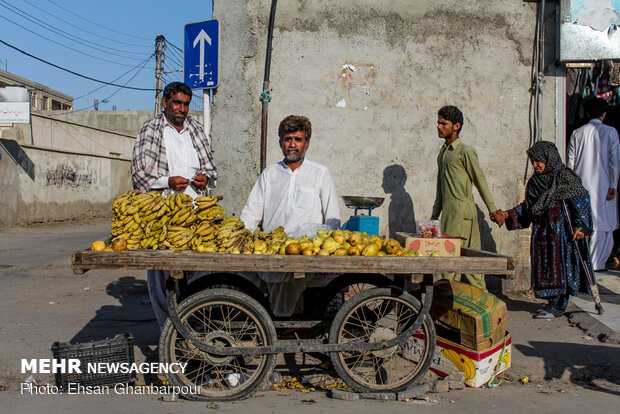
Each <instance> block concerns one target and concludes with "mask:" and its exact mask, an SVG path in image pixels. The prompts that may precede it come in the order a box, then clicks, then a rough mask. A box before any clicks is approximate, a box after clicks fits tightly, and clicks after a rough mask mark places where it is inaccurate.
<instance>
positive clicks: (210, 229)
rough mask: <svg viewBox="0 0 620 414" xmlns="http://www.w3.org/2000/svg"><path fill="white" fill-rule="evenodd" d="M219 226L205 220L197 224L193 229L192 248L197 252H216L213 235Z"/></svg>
mask: <svg viewBox="0 0 620 414" xmlns="http://www.w3.org/2000/svg"><path fill="white" fill-rule="evenodd" d="M219 227H220V226H219V224H216V223H213V222H211V221H208V220H205V221H201V222H200V224H197V225H196V226H195V229H194V238H193V239H192V246H193V248H194V250H196V251H197V252H200V253H202V252H206V253H214V252H217V251H218V247H217V244H216V242H215V235H216V233H217V230H218V229H219Z"/></svg>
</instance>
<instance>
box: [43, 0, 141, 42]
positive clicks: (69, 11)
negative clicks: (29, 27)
mask: <svg viewBox="0 0 620 414" xmlns="http://www.w3.org/2000/svg"><path fill="white" fill-rule="evenodd" d="M47 1H48V2H50V3H52V4H53V5H54V6H56V7H58V8H60V9H63V10H64V11H66V12H68V13H71V14H72V15H74V16H76V17H79V18H80V19H82V20H84V21H87V22H88V23H90V24H94V25H96V26H99V27H101V28H104V29H106V30H110V31H111V32H115V33H118V34H122V35H123V36H127V37H131V38H132V39H142V40H149V41H151V40H152V39H146V38H144V37H139V36H136V35H135V34H127V33H123V32H119V31H118V30H114V29H110V28H109V27H105V26H102V25H100V24H99V23H97V22H93V21H92V20H88V19H86V18H84V17H82V16H80V15H79V14H76V13H74V12H73V11H72V10H70V9H67V8H65V7H62V6H61V5H59V4H56V3H54V2H53V1H52V0H47Z"/></svg>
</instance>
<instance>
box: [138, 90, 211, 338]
mask: <svg viewBox="0 0 620 414" xmlns="http://www.w3.org/2000/svg"><path fill="white" fill-rule="evenodd" d="M191 99H192V90H191V89H190V88H189V86H187V85H186V84H184V83H182V82H173V83H170V84H168V85H167V86H166V87H165V88H164V93H163V97H162V106H163V107H164V113H163V114H160V115H159V116H156V117H155V118H153V119H151V120H150V121H148V122H146V123H145V124H144V125H142V128H140V132H139V133H138V137H137V139H136V143H135V145H134V148H133V157H132V159H131V178H132V182H133V187H134V188H135V189H137V190H140V191H142V192H146V191H150V190H162V192H163V195H167V194H169V193H185V194H188V195H190V196H192V197H197V196H200V195H203V194H204V192H205V189H213V188H215V185H216V182H217V171H216V169H215V165H214V163H213V157H212V155H211V148H210V146H209V141H208V140H207V137H206V135H205V133H204V131H203V129H202V126H201V125H200V124H199V123H198V122H197V121H196V120H195V119H193V118H192V117H191V116H190V115H189V103H190V101H191ZM168 274H169V272H167V271H162V270H148V271H147V281H148V289H149V296H150V298H151V304H152V306H153V311H154V312H155V316H156V318H157V322H158V323H159V326H160V328H161V327H163V325H164V322H165V321H166V318H167V317H168V307H167V305H166V293H165V287H166V279H167V278H168Z"/></svg>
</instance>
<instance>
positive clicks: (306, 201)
mask: <svg viewBox="0 0 620 414" xmlns="http://www.w3.org/2000/svg"><path fill="white" fill-rule="evenodd" d="M278 135H279V136H280V148H281V149H282V154H283V155H284V159H283V160H282V161H280V162H278V163H276V164H273V165H270V166H268V167H267V168H265V170H264V171H263V172H262V173H261V175H260V177H258V180H257V181H256V184H255V185H254V188H253V189H252V192H251V193H250V196H249V197H248V200H247V202H246V204H245V207H244V208H243V211H242V212H241V216H240V217H241V220H243V222H244V223H245V226H246V228H248V229H250V230H255V229H256V228H257V227H258V226H259V224H261V223H262V229H263V230H264V231H265V232H271V231H272V230H274V229H276V228H278V227H279V226H283V227H284V230H285V231H286V234H287V235H289V236H290V237H301V236H304V235H308V236H313V235H315V234H316V232H317V230H319V229H320V228H324V229H335V228H338V227H340V209H339V207H338V196H337V195H336V186H335V185H334V182H333V181H332V178H331V175H330V174H329V170H328V169H327V167H325V166H324V165H321V164H319V163H316V162H314V161H310V160H308V159H306V158H305V156H306V151H307V150H308V146H309V145H310V137H311V136H312V124H311V123H310V121H309V120H308V118H306V117H304V116H295V115H290V116H288V117H286V118H284V120H282V122H281V123H280V126H279V128H278ZM260 276H261V278H262V279H263V280H264V281H265V282H267V286H268V288H269V297H270V302H271V307H272V311H273V313H274V314H275V315H276V316H283V317H286V316H290V315H291V314H292V313H293V311H294V310H295V305H296V303H297V300H298V299H299V297H300V295H301V293H302V291H303V290H304V289H305V287H306V282H308V281H309V279H310V277H309V276H308V275H306V278H304V279H294V278H293V277H292V276H291V275H290V274H287V273H261V274H260Z"/></svg>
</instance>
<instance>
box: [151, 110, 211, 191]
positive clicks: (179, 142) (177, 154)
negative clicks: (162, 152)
mask: <svg viewBox="0 0 620 414" xmlns="http://www.w3.org/2000/svg"><path fill="white" fill-rule="evenodd" d="M164 145H165V147H166V158H167V160H168V171H169V174H170V175H169V176H168V177H159V178H158V179H157V181H156V182H155V185H153V187H152V188H153V189H161V188H165V189H167V190H166V191H164V195H167V194H170V193H178V192H179V191H174V190H173V189H171V188H169V186H168V178H170V177H175V176H181V177H183V178H187V179H191V178H193V177H194V176H195V175H196V174H197V172H198V171H200V161H199V160H198V153H197V152H196V149H195V148H194V144H193V143H192V138H191V137H190V135H189V131H188V130H187V128H185V125H184V126H183V129H182V130H181V131H177V129H176V128H175V127H173V126H172V124H170V122H168V120H167V119H166V124H165V126H164ZM210 181H211V180H209V182H210ZM182 192H184V193H185V194H187V195H189V196H191V197H192V198H196V197H198V193H197V192H196V190H195V189H194V187H193V186H192V185H191V183H190V185H188V186H187V187H186V188H185V191H182Z"/></svg>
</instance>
